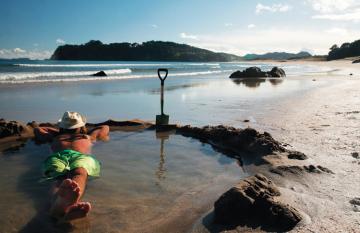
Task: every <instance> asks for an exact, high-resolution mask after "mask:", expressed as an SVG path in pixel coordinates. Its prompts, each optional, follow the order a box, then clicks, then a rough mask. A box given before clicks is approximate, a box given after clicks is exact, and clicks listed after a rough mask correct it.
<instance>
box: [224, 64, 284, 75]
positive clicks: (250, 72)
mask: <svg viewBox="0 0 360 233" xmlns="http://www.w3.org/2000/svg"><path fill="white" fill-rule="evenodd" d="M285 76H286V74H285V71H284V70H283V69H281V68H279V67H277V66H275V67H273V68H272V69H271V71H268V72H265V71H262V70H261V69H260V68H259V67H256V66H254V67H249V68H247V69H245V70H243V71H240V70H238V71H236V72H234V73H232V74H231V75H230V78H266V77H274V78H280V77H285Z"/></svg>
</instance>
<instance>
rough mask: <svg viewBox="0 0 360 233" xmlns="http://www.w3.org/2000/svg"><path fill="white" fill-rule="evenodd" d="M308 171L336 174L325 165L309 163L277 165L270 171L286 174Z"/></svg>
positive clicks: (298, 173) (299, 173)
mask: <svg viewBox="0 0 360 233" xmlns="http://www.w3.org/2000/svg"><path fill="white" fill-rule="evenodd" d="M305 171H306V172H308V173H317V174H320V173H322V172H325V173H329V174H335V173H334V172H333V171H331V170H330V169H329V168H326V167H323V166H320V165H318V166H314V165H309V166H303V167H301V166H296V165H294V166H287V165H280V166H277V167H273V168H271V169H270V172H272V173H275V174H278V175H281V176H284V173H291V174H294V175H301V174H302V173H304V172H305Z"/></svg>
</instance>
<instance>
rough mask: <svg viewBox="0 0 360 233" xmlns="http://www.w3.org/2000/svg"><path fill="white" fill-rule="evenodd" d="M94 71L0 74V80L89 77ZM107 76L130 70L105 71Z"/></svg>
mask: <svg viewBox="0 0 360 233" xmlns="http://www.w3.org/2000/svg"><path fill="white" fill-rule="evenodd" d="M94 73H96V71H68V72H16V73H1V74H0V80H5V81H16V80H24V79H42V78H47V77H69V76H89V75H92V74H94ZM105 73H106V74H107V75H121V74H127V73H131V69H114V70H105Z"/></svg>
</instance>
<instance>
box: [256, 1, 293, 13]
mask: <svg viewBox="0 0 360 233" xmlns="http://www.w3.org/2000/svg"><path fill="white" fill-rule="evenodd" d="M291 8H292V7H291V6H290V5H287V4H281V3H279V4H273V5H272V6H266V5H263V4H261V3H258V4H257V5H256V7H255V13H256V14H261V13H262V12H265V11H268V12H272V13H274V12H286V11H289V10H291Z"/></svg>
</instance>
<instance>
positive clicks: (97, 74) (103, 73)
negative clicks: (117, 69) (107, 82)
mask: <svg viewBox="0 0 360 233" xmlns="http://www.w3.org/2000/svg"><path fill="white" fill-rule="evenodd" d="M92 76H95V77H105V76H107V74H106V73H105V72H104V71H99V72H97V73H95V74H93V75H92Z"/></svg>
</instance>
